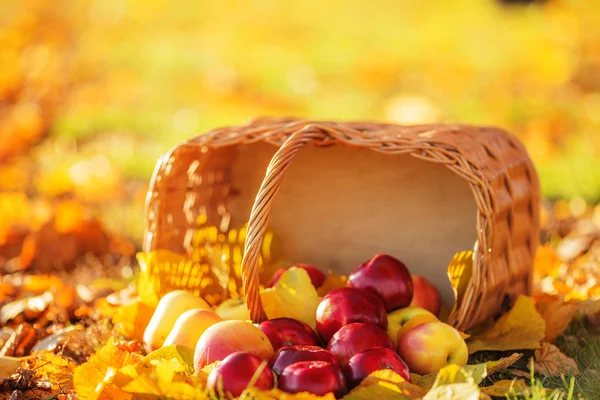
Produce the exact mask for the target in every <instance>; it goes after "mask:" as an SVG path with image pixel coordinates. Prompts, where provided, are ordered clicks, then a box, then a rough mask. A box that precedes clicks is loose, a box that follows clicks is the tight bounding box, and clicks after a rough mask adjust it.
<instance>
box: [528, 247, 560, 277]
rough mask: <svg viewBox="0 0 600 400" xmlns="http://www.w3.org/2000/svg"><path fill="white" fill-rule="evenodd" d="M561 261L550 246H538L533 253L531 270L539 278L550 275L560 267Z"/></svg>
mask: <svg viewBox="0 0 600 400" xmlns="http://www.w3.org/2000/svg"><path fill="white" fill-rule="evenodd" d="M560 264H561V261H560V258H559V257H558V255H557V254H556V250H555V249H554V247H552V245H550V244H546V245H543V246H539V247H538V248H537V251H536V253H535V260H534V262H533V269H534V271H535V272H537V273H538V274H540V275H541V276H548V275H552V274H553V273H554V271H556V270H557V269H558V267H560Z"/></svg>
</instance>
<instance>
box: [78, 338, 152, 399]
mask: <svg viewBox="0 0 600 400" xmlns="http://www.w3.org/2000/svg"><path fill="white" fill-rule="evenodd" d="M140 358H141V357H137V355H135V354H130V353H128V352H126V351H124V350H121V349H119V348H118V347H117V346H116V345H115V343H114V340H113V339H112V338H110V339H109V340H108V342H107V343H106V344H105V345H104V346H103V347H102V348H101V349H100V350H98V352H97V353H96V354H93V355H92V356H91V357H90V359H89V360H88V361H87V362H86V363H83V364H81V365H80V366H78V367H77V368H75V373H74V375H73V383H74V385H75V390H76V391H77V394H78V396H79V398H81V399H89V398H97V395H98V394H99V392H101V391H102V390H103V389H104V387H105V385H106V384H109V383H110V382H111V381H112V379H113V378H114V376H115V375H116V371H117V370H118V369H120V368H122V367H124V366H126V365H132V364H135V363H136V362H137V361H139V359H140Z"/></svg>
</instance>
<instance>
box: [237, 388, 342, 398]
mask: <svg viewBox="0 0 600 400" xmlns="http://www.w3.org/2000/svg"><path fill="white" fill-rule="evenodd" d="M240 399H244V400H335V396H334V395H333V394H332V393H328V394H326V395H325V396H317V395H314V394H312V393H308V392H300V393H295V394H291V393H286V392H283V391H281V390H279V389H271V390H260V389H257V388H255V387H251V388H247V389H246V390H244V392H243V393H242V395H241V396H240Z"/></svg>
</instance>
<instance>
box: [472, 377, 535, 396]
mask: <svg viewBox="0 0 600 400" xmlns="http://www.w3.org/2000/svg"><path fill="white" fill-rule="evenodd" d="M480 390H481V391H482V392H483V393H485V394H487V395H489V396H494V397H506V396H508V395H512V396H520V395H523V394H525V390H527V384H526V383H525V381H523V380H521V379H514V380H501V381H496V382H494V384H493V385H491V386H485V387H482V388H480Z"/></svg>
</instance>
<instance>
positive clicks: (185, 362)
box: [143, 344, 194, 374]
mask: <svg viewBox="0 0 600 400" xmlns="http://www.w3.org/2000/svg"><path fill="white" fill-rule="evenodd" d="M143 360H144V361H152V360H167V361H175V363H176V364H174V365H173V366H174V367H177V368H175V371H176V372H188V373H190V374H191V373H193V372H194V350H192V349H189V348H187V347H184V346H180V345H176V344H174V345H170V346H164V347H161V348H160V349H158V350H154V351H153V352H151V353H150V354H148V355H147V356H146V357H144V359H143ZM161 365H162V364H161Z"/></svg>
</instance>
